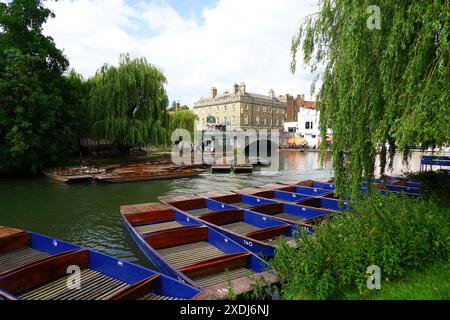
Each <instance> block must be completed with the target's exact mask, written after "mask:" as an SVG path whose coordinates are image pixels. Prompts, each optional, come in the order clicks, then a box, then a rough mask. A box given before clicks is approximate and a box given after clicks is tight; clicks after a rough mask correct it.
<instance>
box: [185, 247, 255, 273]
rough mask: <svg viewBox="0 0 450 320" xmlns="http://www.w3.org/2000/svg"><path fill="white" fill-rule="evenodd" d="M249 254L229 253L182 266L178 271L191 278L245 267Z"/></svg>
mask: <svg viewBox="0 0 450 320" xmlns="http://www.w3.org/2000/svg"><path fill="white" fill-rule="evenodd" d="M250 256H251V253H249V252H244V253H235V254H229V255H226V256H223V257H218V258H214V259H211V260H207V261H203V262H200V263H197V264H195V265H192V266H188V267H184V268H182V269H181V270H180V271H181V272H183V273H184V274H186V275H187V276H188V277H191V278H193V277H202V276H205V275H208V274H213V273H217V272H221V271H225V270H227V269H229V270H232V269H236V268H241V267H245V266H246V265H247V260H248V258H250Z"/></svg>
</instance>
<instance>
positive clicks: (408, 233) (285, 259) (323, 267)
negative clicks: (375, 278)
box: [272, 194, 449, 299]
mask: <svg viewBox="0 0 450 320" xmlns="http://www.w3.org/2000/svg"><path fill="white" fill-rule="evenodd" d="M352 206H353V208H354V210H353V211H352V212H344V213H340V214H337V215H335V216H334V217H332V218H330V219H329V220H327V221H324V222H323V223H322V224H321V225H320V226H319V227H318V228H317V230H316V235H315V236H308V235H306V234H300V235H299V237H298V238H296V239H295V240H296V243H297V247H296V248H292V247H290V246H289V245H287V243H281V244H279V245H278V247H277V252H276V256H275V258H274V259H273V260H272V265H273V266H274V268H275V270H276V271H277V272H278V275H279V276H280V279H281V282H282V285H283V289H282V294H283V296H284V298H296V299H298V298H302V297H306V298H313V299H327V298H328V299H329V298H339V297H341V296H342V293H343V292H345V290H348V289H353V288H357V289H358V290H359V291H360V292H362V291H364V290H367V287H366V285H367V277H368V274H367V273H366V270H367V267H368V266H370V265H377V266H379V267H380V268H381V277H382V278H381V280H382V282H383V281H389V280H391V279H396V278H400V277H402V276H403V275H404V274H405V273H406V272H408V271H411V270H418V269H421V268H422V267H425V266H426V265H427V264H429V263H432V262H435V261H438V260H440V259H443V258H444V257H448V240H449V238H448V230H449V221H448V211H447V210H446V209H442V208H439V207H438V206H437V205H436V204H435V203H434V202H431V201H424V200H412V199H409V198H406V197H398V196H394V195H391V196H383V195H379V194H374V195H372V196H371V197H365V198H363V199H361V200H359V201H355V202H354V203H353V204H352Z"/></svg>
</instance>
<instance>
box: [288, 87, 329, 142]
mask: <svg viewBox="0 0 450 320" xmlns="http://www.w3.org/2000/svg"><path fill="white" fill-rule="evenodd" d="M287 97H290V96H288V95H287ZM291 98H292V97H291ZM288 100H290V101H291V102H290V105H289V103H288V109H289V106H291V107H292V113H291V114H290V115H289V120H291V121H286V122H285V124H284V131H285V132H286V133H287V134H288V135H289V136H295V137H301V138H304V139H305V141H306V143H307V144H308V146H309V147H311V148H317V147H318V146H319V144H320V141H321V137H320V130H319V122H320V111H319V110H317V107H316V103H315V102H314V101H307V100H305V96H304V95H302V96H297V98H296V99H289V98H288ZM294 111H295V113H294ZM328 134H329V135H331V132H328Z"/></svg>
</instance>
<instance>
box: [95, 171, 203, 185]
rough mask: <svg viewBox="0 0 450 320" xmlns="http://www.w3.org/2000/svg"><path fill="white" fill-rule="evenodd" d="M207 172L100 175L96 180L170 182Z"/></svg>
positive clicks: (111, 181) (110, 181)
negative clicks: (170, 180)
mask: <svg viewBox="0 0 450 320" xmlns="http://www.w3.org/2000/svg"><path fill="white" fill-rule="evenodd" d="M203 172H205V170H201V169H195V170H191V171H189V172H176V171H174V172H167V173H161V174H154V175H136V176H121V175H117V176H114V175H100V176H97V177H96V180H98V181H101V182H109V183H125V182H142V181H152V180H169V179H182V178H190V177H196V176H198V175H200V174H201V173H203Z"/></svg>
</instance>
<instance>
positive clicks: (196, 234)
mask: <svg viewBox="0 0 450 320" xmlns="http://www.w3.org/2000/svg"><path fill="white" fill-rule="evenodd" d="M144 240H145V241H146V242H147V243H148V244H149V245H150V246H151V247H152V248H153V249H155V250H160V249H164V248H170V247H175V246H181V245H183V244H189V243H194V242H200V241H208V228H206V227H204V226H200V227H181V228H176V229H171V230H163V231H159V232H155V233H152V234H150V235H148V236H145V237H144Z"/></svg>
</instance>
